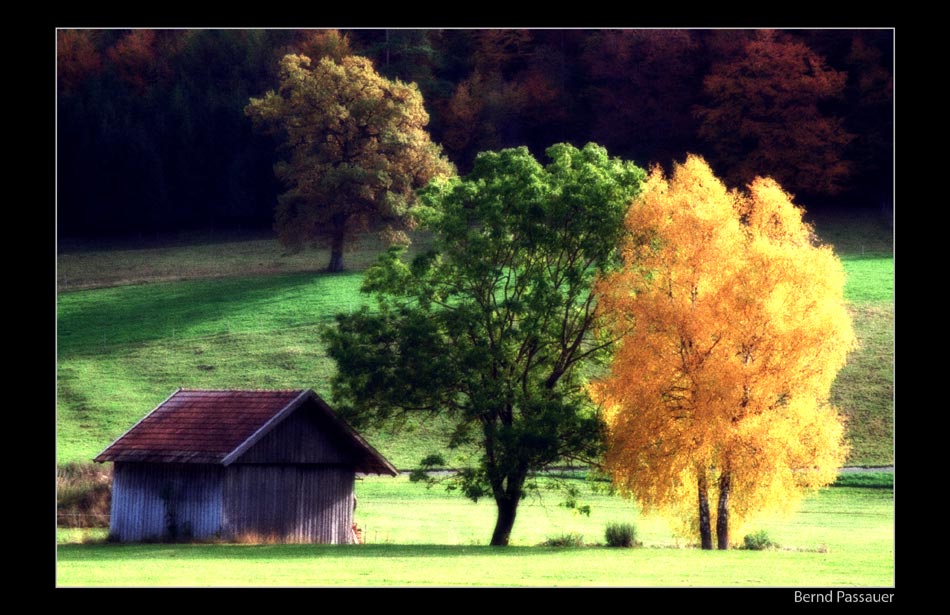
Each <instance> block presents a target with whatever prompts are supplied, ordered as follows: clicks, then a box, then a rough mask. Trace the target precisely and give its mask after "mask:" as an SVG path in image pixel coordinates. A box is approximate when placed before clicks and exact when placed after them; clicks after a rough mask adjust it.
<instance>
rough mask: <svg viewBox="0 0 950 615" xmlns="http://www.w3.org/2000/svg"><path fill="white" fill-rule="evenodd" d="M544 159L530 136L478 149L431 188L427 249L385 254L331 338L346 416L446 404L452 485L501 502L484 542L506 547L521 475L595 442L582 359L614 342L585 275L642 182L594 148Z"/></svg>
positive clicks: (614, 259)
mask: <svg viewBox="0 0 950 615" xmlns="http://www.w3.org/2000/svg"><path fill="white" fill-rule="evenodd" d="M547 154H548V156H549V158H550V159H551V162H550V163H549V164H548V165H547V166H542V165H541V164H539V163H538V162H537V161H536V160H535V159H534V157H533V156H532V155H531V154H530V153H529V152H528V150H527V148H525V147H520V148H515V149H506V150H502V151H500V152H483V153H481V154H480V155H479V156H478V157H477V158H476V160H475V164H474V168H473V170H472V172H471V173H470V174H469V175H467V176H466V177H465V178H464V179H459V178H454V179H452V180H448V181H437V182H433V183H432V184H430V186H428V187H427V188H426V189H425V190H424V191H423V192H422V193H421V201H422V204H421V205H420V206H419V207H418V215H419V216H420V218H421V220H422V225H423V228H426V229H428V230H429V231H431V233H432V235H433V244H432V247H431V249H430V250H428V251H426V252H424V253H422V254H420V255H419V256H417V257H416V258H414V259H413V260H412V262H411V263H406V262H404V261H403V260H402V259H401V258H400V249H399V248H393V249H391V250H390V251H389V252H388V253H387V254H386V255H385V256H384V257H383V258H382V259H381V260H380V262H379V263H378V264H377V265H375V266H374V267H373V268H371V269H370V270H369V271H368V272H367V274H366V279H365V282H364V287H363V290H364V292H368V293H372V294H373V295H374V296H375V298H376V299H377V301H376V306H375V308H374V309H372V310H369V309H363V310H362V311H359V312H356V313H353V314H341V315H338V316H337V318H336V321H337V326H336V328H334V329H332V330H330V331H329V332H328V333H327V334H326V341H327V346H328V347H327V352H328V354H329V355H330V356H331V357H332V358H333V359H334V360H335V361H336V364H337V367H338V374H337V376H336V377H335V380H334V384H333V395H334V400H335V402H336V404H337V407H338V409H339V410H340V411H341V412H342V413H344V414H345V415H346V416H347V418H348V419H349V420H351V421H352V422H354V423H355V424H356V425H357V426H358V425H362V424H365V423H367V422H368V421H373V422H381V421H386V420H393V419H397V418H399V417H401V416H406V415H409V414H412V413H427V414H429V415H435V414H442V415H444V416H446V417H448V419H449V422H450V424H451V425H453V429H452V431H451V433H447V434H446V435H445V445H447V446H448V447H449V448H455V447H458V446H462V445H465V446H473V447H474V448H475V450H477V451H478V452H477V455H476V456H475V458H474V459H473V460H472V463H471V465H469V466H466V467H462V468H458V469H459V472H458V473H457V474H456V475H455V483H454V484H453V486H455V487H458V488H460V489H461V490H462V492H463V493H465V494H466V495H467V496H469V497H470V498H472V499H473V500H477V499H479V498H481V497H492V498H494V500H495V504H496V505H497V509H498V516H497V520H496V523H495V528H494V531H493V533H492V537H491V544H492V545H507V544H508V541H509V538H510V535H511V531H512V527H513V526H514V523H515V516H516V512H517V507H518V503H519V502H520V500H521V499H522V497H523V496H524V494H525V481H526V479H527V478H528V475H529V473H530V472H533V471H537V470H540V469H542V468H544V467H545V466H548V465H550V464H552V463H555V462H563V461H565V460H568V459H586V460H590V459H591V458H593V457H594V456H596V455H597V454H598V452H599V450H600V444H601V442H602V422H601V419H600V417H599V415H598V413H597V411H596V407H595V406H594V405H593V404H592V403H591V402H590V399H589V398H588V396H587V395H586V392H585V389H584V384H585V379H584V374H583V373H582V369H583V366H585V365H587V364H589V363H590V362H592V361H597V360H599V359H603V358H604V356H605V353H606V352H607V350H608V349H609V347H610V345H611V342H612V341H613V340H612V339H610V337H609V336H605V337H601V336H597V335H595V321H596V306H597V300H596V297H595V296H594V293H593V282H594V280H595V278H596V276H597V275H600V274H603V273H605V272H606V271H608V270H610V269H611V268H612V267H615V266H616V265H617V264H618V263H619V253H618V247H619V242H620V238H621V235H622V234H623V232H624V229H623V217H624V214H625V212H626V209H627V204H628V203H629V201H630V199H631V198H632V197H633V196H634V195H635V194H636V193H637V191H638V190H639V187H640V183H641V180H642V179H643V178H644V177H645V173H644V171H643V170H642V169H639V168H638V167H636V166H634V165H633V164H632V163H629V162H623V161H620V160H618V159H612V158H610V157H608V155H607V152H606V150H604V149H603V148H602V147H599V146H596V145H593V144H589V145H587V146H585V147H584V148H583V149H580V150H578V149H577V148H575V147H573V146H571V145H566V144H559V145H555V146H552V147H550V148H548V150H547ZM437 452H438V451H437ZM441 463H443V461H442V460H441V459H440V458H439V457H438V456H433V457H429V458H427V459H426V460H424V462H423V466H432V465H440V464H441Z"/></svg>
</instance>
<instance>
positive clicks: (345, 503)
mask: <svg viewBox="0 0 950 615" xmlns="http://www.w3.org/2000/svg"><path fill="white" fill-rule="evenodd" d="M354 480H355V476H354V473H353V470H352V469H348V468H346V467H333V466H325V465H283V464H278V465H269V464H268V465H256V464H234V465H231V466H228V467H227V468H226V469H225V479H224V519H223V529H224V534H225V535H226V536H228V537H232V538H233V537H240V536H242V535H247V536H252V537H256V538H261V539H266V538H273V539H276V540H279V541H283V542H304V543H326V544H346V543H349V542H351V538H352V526H353V484H354Z"/></svg>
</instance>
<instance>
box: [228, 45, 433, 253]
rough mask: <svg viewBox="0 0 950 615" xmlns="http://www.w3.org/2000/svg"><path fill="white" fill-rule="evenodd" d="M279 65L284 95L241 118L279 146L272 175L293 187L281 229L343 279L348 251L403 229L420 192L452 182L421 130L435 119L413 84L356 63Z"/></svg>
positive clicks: (297, 58)
mask: <svg viewBox="0 0 950 615" xmlns="http://www.w3.org/2000/svg"><path fill="white" fill-rule="evenodd" d="M310 63H311V62H310V58H308V57H306V56H301V55H293V54H291V55H287V56H284V58H283V60H281V65H280V88H279V90H278V91H276V92H274V91H270V92H268V93H267V94H266V95H264V97H262V98H252V99H251V102H250V104H249V105H248V106H247V108H246V110H245V112H246V113H247V115H248V116H250V118H251V119H252V120H253V121H254V123H255V124H256V125H257V126H260V127H261V128H262V129H264V130H265V131H267V132H271V133H274V134H277V135H280V136H281V137H282V139H283V149H284V151H285V153H286V156H285V158H284V160H282V161H281V162H279V163H278V164H277V165H275V167H274V171H275V173H276V175H277V177H278V178H279V179H280V180H281V181H282V182H283V183H284V185H285V186H286V187H287V191H286V192H284V193H283V194H281V195H280V196H279V197H278V204H277V216H276V218H277V220H276V224H275V228H276V230H277V233H278V235H279V236H280V239H281V241H282V242H283V243H284V244H285V245H287V246H289V247H291V248H293V249H299V248H300V247H302V246H303V245H304V244H305V243H306V242H307V241H311V240H315V239H322V240H327V241H329V244H330V264H329V267H328V270H329V271H342V270H343V247H344V243H345V241H346V240H347V238H348V237H350V236H352V234H353V233H355V232H358V231H361V230H365V229H367V228H368V227H369V225H370V224H371V223H378V222H386V223H390V224H398V223H400V222H401V221H404V220H405V219H406V218H405V216H406V213H407V211H408V208H409V206H410V205H411V204H412V201H413V198H414V194H415V190H416V189H417V188H419V187H421V186H423V185H425V184H426V183H427V182H428V181H429V180H430V179H432V178H433V177H435V176H437V175H441V174H449V173H451V172H452V166H451V163H449V162H448V160H446V159H445V158H444V157H443V156H442V154H441V148H440V147H439V146H438V145H436V144H434V143H433V142H432V141H431V139H430V138H429V134H428V133H427V132H426V130H425V127H426V124H427V123H428V122H429V115H428V113H426V110H425V108H424V106H423V100H422V95H421V94H420V93H419V89H418V88H417V87H416V86H415V84H406V83H403V82H401V81H399V80H395V81H390V80H388V79H385V78H383V77H381V76H380V75H379V74H378V73H377V72H376V71H375V70H374V69H373V65H372V62H370V61H369V60H367V59H366V58H361V57H357V56H347V57H344V58H343V59H342V60H341V61H340V62H336V61H334V60H333V59H332V58H329V57H325V58H323V59H321V60H320V62H319V63H318V64H317V65H316V66H315V67H314V68H313V69H311V68H310Z"/></svg>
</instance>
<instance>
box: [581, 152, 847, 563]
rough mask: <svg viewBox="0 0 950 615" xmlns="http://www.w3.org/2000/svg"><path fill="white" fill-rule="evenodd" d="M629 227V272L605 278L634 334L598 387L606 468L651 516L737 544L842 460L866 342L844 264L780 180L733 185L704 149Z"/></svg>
mask: <svg viewBox="0 0 950 615" xmlns="http://www.w3.org/2000/svg"><path fill="white" fill-rule="evenodd" d="M626 224H627V227H628V229H629V230H630V231H631V239H630V240H629V241H628V243H627V245H625V246H624V249H623V257H624V266H623V267H622V268H621V269H620V270H619V271H617V272H615V273H613V274H610V275H608V276H606V277H604V278H603V279H601V280H600V282H599V284H598V287H597V288H598V293H599V295H600V306H601V310H602V312H603V315H604V316H605V317H606V322H610V323H612V324H611V325H610V327H612V328H613V329H614V330H613V331H611V333H613V334H615V335H617V334H620V333H624V337H623V339H622V341H621V342H620V343H619V345H618V348H617V351H616V353H615V356H614V361H613V364H612V366H611V370H610V372H609V374H608V375H607V376H605V377H604V378H602V379H600V380H599V381H596V382H595V383H593V385H592V387H591V392H592V395H593V397H594V398H595V400H596V401H598V402H600V403H602V404H603V406H604V409H605V418H606V422H607V426H608V452H607V455H606V464H607V466H608V469H609V471H610V472H611V474H612V476H613V480H614V481H615V483H616V484H617V485H618V487H619V488H620V490H621V491H622V492H623V493H625V494H626V495H628V496H632V497H634V498H635V499H636V500H637V501H639V502H640V504H641V506H642V507H643V508H644V510H645V511H647V512H650V511H656V512H661V513H665V514H667V515H668V516H670V517H671V518H672V519H674V520H676V521H677V525H678V529H679V530H681V531H682V532H688V533H689V535H693V536H695V535H696V532H697V531H698V533H699V536H700V542H701V545H702V547H703V548H704V549H711V548H712V528H713V527H715V529H716V536H717V544H718V547H719V548H720V549H727V548H729V542H730V538H729V535H730V527H731V528H733V531H736V530H737V529H738V528H740V527H741V525H742V523H743V522H744V521H745V520H747V519H749V518H750V517H751V516H752V515H753V514H755V513H762V512H767V511H775V510H779V509H784V510H789V509H791V508H792V507H793V506H794V504H795V503H797V502H798V500H800V498H801V496H802V495H803V493H804V492H805V491H806V490H808V489H814V488H817V487H820V486H824V485H827V484H829V483H831V482H833V481H834V480H835V477H836V476H837V471H838V469H839V468H840V467H841V465H842V464H843V462H844V459H845V456H846V454H847V445H846V443H845V441H844V424H843V419H842V417H841V416H840V415H839V414H838V412H837V410H836V409H835V408H834V407H833V406H832V405H831V404H830V403H829V393H830V389H831V384H832V382H833V381H834V379H835V376H836V374H837V373H838V370H839V369H840V368H841V367H842V366H843V365H844V363H845V358H846V355H847V353H848V351H849V350H850V349H851V348H852V347H853V345H854V333H853V330H852V326H851V320H850V317H849V315H848V312H847V310H846V308H845V304H844V299H843V290H844V270H843V268H842V266H841V263H840V261H839V260H838V259H837V257H836V256H835V254H834V253H833V251H832V249H831V248H830V247H829V246H821V245H817V242H816V239H815V237H814V234H813V232H812V229H811V227H810V226H809V225H808V224H806V223H805V222H803V221H802V210H801V209H799V208H797V207H796V206H795V205H793V203H792V200H791V197H790V195H788V194H787V193H785V192H784V191H783V190H782V188H781V187H780V186H779V185H778V184H777V183H776V182H775V181H773V180H771V179H767V178H765V179H763V178H756V179H755V180H754V181H753V182H752V184H750V185H749V186H748V190H747V191H744V192H740V191H736V190H727V188H726V187H725V186H724V185H723V184H722V182H720V181H719V180H718V179H717V178H716V177H715V175H714V174H713V173H712V171H711V170H710V168H709V166H708V165H707V164H706V163H705V161H703V160H702V158H699V157H696V156H689V157H688V158H687V159H686V162H685V163H684V164H681V165H676V166H675V169H674V171H673V174H672V176H671V177H670V178H667V177H665V176H664V174H663V173H662V172H661V171H660V170H658V169H656V170H654V171H653V172H652V174H651V176H650V178H649V180H648V181H647V183H646V185H645V188H644V190H643V192H642V194H641V196H640V197H638V199H637V200H636V201H635V202H634V203H633V204H632V206H631V208H630V210H629V212H628V214H627V219H626ZM710 502H714V503H715V505H714V506H712V507H710Z"/></svg>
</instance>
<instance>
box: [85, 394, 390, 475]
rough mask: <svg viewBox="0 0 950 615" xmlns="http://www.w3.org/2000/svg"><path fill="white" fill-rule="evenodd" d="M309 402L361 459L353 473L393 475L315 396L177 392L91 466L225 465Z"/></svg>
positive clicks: (380, 458) (360, 438)
mask: <svg viewBox="0 0 950 615" xmlns="http://www.w3.org/2000/svg"><path fill="white" fill-rule="evenodd" d="M307 400H313V401H315V402H317V406H318V407H319V408H320V409H321V410H322V411H323V412H324V413H325V414H326V415H327V416H328V417H330V418H331V419H333V421H332V424H334V425H335V426H336V427H337V428H338V430H339V431H340V432H341V434H340V435H342V436H344V437H349V438H351V439H352V443H353V444H355V445H356V448H357V449H358V450H360V452H361V453H363V454H362V457H363V459H362V460H361V462H360V463H359V467H357V471H360V472H368V473H383V474H393V475H395V474H396V469H395V467H393V466H392V464H390V463H389V462H388V461H387V460H386V459H385V458H383V457H382V455H380V454H379V453H378V452H377V451H376V450H375V449H374V448H373V447H371V446H370V445H369V444H368V443H367V442H366V441H365V440H364V439H363V438H362V437H360V435H359V434H357V433H356V431H354V430H353V429H352V428H351V427H350V426H349V425H347V424H346V423H345V422H344V421H343V420H342V419H340V418H339V417H338V416H336V414H335V413H334V412H333V411H332V410H331V409H330V407H329V406H328V405H327V404H326V402H325V401H323V399H321V398H320V396H318V395H317V394H316V393H314V392H313V391H311V390H309V389H307V390H296V391H237V390H226V391H196V390H183V389H179V390H178V391H176V392H175V393H173V394H172V395H171V397H169V398H168V399H166V400H165V401H164V402H162V403H161V404H159V405H158V407H157V408H155V409H154V410H152V411H151V412H150V413H148V414H147V415H146V416H145V417H144V418H143V419H142V420H140V421H139V422H138V423H136V424H135V425H134V426H133V427H132V428H131V429H130V430H129V431H127V432H126V433H125V434H124V435H122V436H120V437H119V438H118V439H117V440H116V441H115V442H113V443H112V444H111V445H110V446H109V447H108V448H106V449H105V450H104V451H102V452H101V453H100V454H99V455H98V456H97V457H96V458H95V461H98V462H104V461H150V462H166V463H171V462H175V463H214V464H223V465H229V464H230V463H231V461H233V460H234V459H236V458H237V457H239V456H240V455H241V454H242V453H243V452H244V451H246V450H247V449H248V448H249V447H250V446H251V445H253V444H254V443H255V442H257V441H258V440H259V439H260V438H261V437H262V436H263V435H264V434H266V433H267V432H269V431H270V430H271V429H272V428H273V427H274V426H276V425H277V424H278V423H279V422H280V421H281V420H283V419H284V418H285V417H286V416H288V415H289V414H290V413H291V412H292V411H293V410H294V409H296V408H297V407H299V406H300V404H302V403H303V402H304V401H307Z"/></svg>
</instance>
